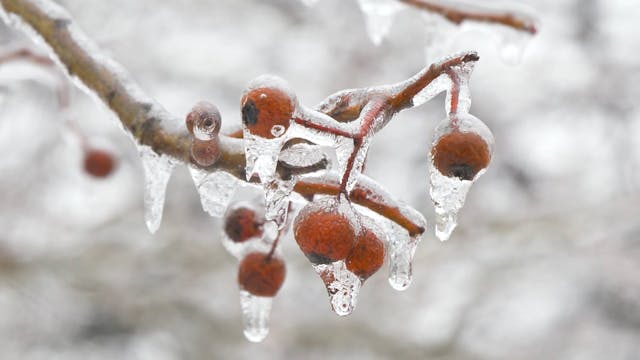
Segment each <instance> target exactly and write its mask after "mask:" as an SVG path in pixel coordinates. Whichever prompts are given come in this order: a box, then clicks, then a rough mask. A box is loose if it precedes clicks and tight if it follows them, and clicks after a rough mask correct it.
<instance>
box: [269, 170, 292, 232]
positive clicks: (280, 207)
mask: <svg viewBox="0 0 640 360" xmlns="http://www.w3.org/2000/svg"><path fill="white" fill-rule="evenodd" d="M294 186H295V180H294V179H290V180H280V179H273V180H272V181H271V182H270V183H268V184H264V191H265V194H264V199H265V207H266V208H265V219H267V220H272V221H275V223H276V224H277V225H278V227H282V226H284V224H285V221H286V219H287V213H288V210H289V195H291V192H292V191H293V187H294Z"/></svg>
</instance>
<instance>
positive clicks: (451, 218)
mask: <svg viewBox="0 0 640 360" xmlns="http://www.w3.org/2000/svg"><path fill="white" fill-rule="evenodd" d="M430 173H431V176H430V180H431V188H430V189H429V193H430V194H431V199H432V200H433V203H434V205H435V211H436V226H435V232H436V236H437V237H438V239H440V240H442V241H445V240H448V239H449V237H450V236H451V233H452V232H453V229H455V227H456V226H457V219H458V212H459V211H460V209H462V206H463V205H464V201H465V198H466V196H467V193H468V192H469V189H470V188H471V185H472V184H473V181H468V180H460V179H458V178H456V177H447V176H444V175H442V174H441V173H440V171H438V169H436V167H435V165H433V164H431V168H430Z"/></svg>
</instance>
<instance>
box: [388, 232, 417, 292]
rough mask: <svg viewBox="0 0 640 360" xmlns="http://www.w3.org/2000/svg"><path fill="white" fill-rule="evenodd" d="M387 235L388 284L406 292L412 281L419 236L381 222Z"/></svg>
mask: <svg viewBox="0 0 640 360" xmlns="http://www.w3.org/2000/svg"><path fill="white" fill-rule="evenodd" d="M382 225H383V227H384V228H385V233H387V234H388V241H389V242H388V247H387V253H388V258H389V284H390V285H391V287H392V288H394V289H395V290H398V291H403V290H406V289H407V288H408V287H409V286H410V285H411V282H412V280H413V258H414V255H415V253H416V249H417V247H418V244H419V243H420V240H421V235H415V236H410V235H409V233H408V232H407V231H406V230H405V229H403V228H401V227H400V226H399V225H398V224H396V223H394V222H391V221H383V222H382Z"/></svg>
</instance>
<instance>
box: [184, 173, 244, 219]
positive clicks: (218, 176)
mask: <svg viewBox="0 0 640 360" xmlns="http://www.w3.org/2000/svg"><path fill="white" fill-rule="evenodd" d="M189 173H191V178H192V179H193V183H194V185H195V186H196V190H197V191H198V194H199V195H200V203H201V204H202V209H203V210H204V211H206V212H207V213H209V215H211V216H215V217H221V216H222V215H223V214H224V211H225V209H226V208H227V206H228V205H229V202H230V201H231V198H232V197H233V195H234V194H235V192H236V188H237V187H238V185H239V184H238V180H237V179H236V178H235V177H234V176H232V175H230V174H228V173H227V172H224V171H215V172H208V171H205V170H202V169H199V168H196V167H193V166H189Z"/></svg>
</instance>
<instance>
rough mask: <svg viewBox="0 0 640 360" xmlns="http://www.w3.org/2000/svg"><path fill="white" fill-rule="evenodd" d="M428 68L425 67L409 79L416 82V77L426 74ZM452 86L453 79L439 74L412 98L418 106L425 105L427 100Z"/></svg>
mask: <svg viewBox="0 0 640 360" xmlns="http://www.w3.org/2000/svg"><path fill="white" fill-rule="evenodd" d="M428 70H429V68H425V69H424V70H422V71H421V72H419V73H418V74H416V75H414V76H413V77H412V78H411V79H409V81H413V82H415V79H418V78H420V77H421V76H422V75H423V74H424V72H426V71H428ZM450 86H451V81H450V80H449V77H447V76H446V75H440V76H438V77H437V78H436V79H434V80H433V81H432V82H431V83H430V84H429V85H427V86H426V87H425V88H423V89H422V90H420V92H418V93H417V94H416V96H414V97H413V99H412V102H413V106H414V107H418V106H420V105H423V104H424V103H426V102H427V101H429V100H431V99H433V98H434V97H436V95H438V94H440V93H441V92H443V91H447V89H449V88H450Z"/></svg>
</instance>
